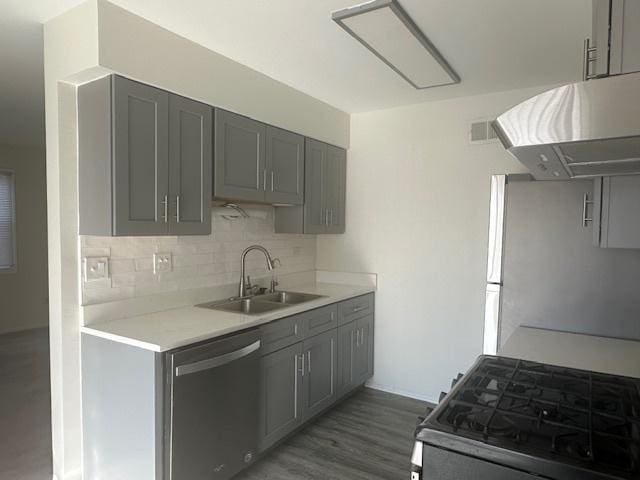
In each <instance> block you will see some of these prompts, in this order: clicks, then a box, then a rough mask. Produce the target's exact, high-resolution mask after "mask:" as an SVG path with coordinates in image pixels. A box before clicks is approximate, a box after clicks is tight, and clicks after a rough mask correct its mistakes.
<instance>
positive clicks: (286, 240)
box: [80, 207, 316, 305]
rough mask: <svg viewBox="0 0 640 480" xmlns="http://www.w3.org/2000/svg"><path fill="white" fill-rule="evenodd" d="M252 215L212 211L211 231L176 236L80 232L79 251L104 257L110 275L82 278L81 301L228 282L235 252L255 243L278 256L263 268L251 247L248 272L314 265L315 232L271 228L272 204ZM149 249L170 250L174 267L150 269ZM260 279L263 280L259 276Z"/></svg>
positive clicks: (234, 271)
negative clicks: (269, 266) (272, 264)
mask: <svg viewBox="0 0 640 480" xmlns="http://www.w3.org/2000/svg"><path fill="white" fill-rule="evenodd" d="M252 211H253V212H254V214H256V213H257V214H256V215H255V216H253V215H252V218H234V219H231V220H228V219H225V218H222V217H221V216H219V215H217V214H213V215H212V229H211V230H212V233H211V235H206V236H179V237H166V236H163V237H94V236H81V237H80V242H81V252H82V257H108V259H109V270H110V271H109V274H110V276H109V278H106V279H100V280H93V281H84V280H83V283H82V303H83V305H91V304H98V303H105V302H110V301H115V300H123V299H127V298H134V297H141V296H145V295H153V294H162V293H166V292H173V291H178V290H190V289H195V288H202V287H213V286H221V285H228V284H231V283H236V282H238V281H239V277H240V255H241V253H242V251H243V250H244V249H245V248H246V247H248V246H249V245H252V244H259V245H262V246H263V247H265V248H266V249H267V250H269V252H270V253H271V256H273V257H277V258H279V259H280V262H281V266H279V267H278V268H276V269H275V270H274V271H273V272H268V271H267V269H266V263H265V259H264V256H263V255H262V254H261V253H260V252H251V253H249V254H248V256H247V263H246V270H247V274H248V275H251V277H252V278H255V279H258V278H264V277H266V279H267V280H266V282H267V283H268V280H269V279H270V278H271V274H272V273H273V274H274V275H275V276H276V277H277V276H278V275H285V274H291V273H297V272H306V271H310V270H315V267H316V236H315V235H288V234H277V235H276V234H275V233H274V209H273V208H272V207H252ZM154 253H169V254H171V259H172V262H173V269H172V270H171V271H169V272H161V273H157V274H155V273H154V271H153V255H154ZM262 283H264V282H262Z"/></svg>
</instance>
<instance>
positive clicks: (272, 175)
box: [271, 170, 274, 192]
mask: <svg viewBox="0 0 640 480" xmlns="http://www.w3.org/2000/svg"><path fill="white" fill-rule="evenodd" d="M273 177H274V173H273V170H272V171H271V191H272V192H273Z"/></svg>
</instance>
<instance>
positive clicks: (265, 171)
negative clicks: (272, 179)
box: [262, 168, 267, 191]
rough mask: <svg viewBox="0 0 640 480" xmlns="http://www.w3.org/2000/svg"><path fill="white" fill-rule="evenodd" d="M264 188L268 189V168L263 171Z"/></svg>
mask: <svg viewBox="0 0 640 480" xmlns="http://www.w3.org/2000/svg"><path fill="white" fill-rule="evenodd" d="M262 189H263V190H264V191H266V190H267V169H266V168H265V169H264V170H263V171H262Z"/></svg>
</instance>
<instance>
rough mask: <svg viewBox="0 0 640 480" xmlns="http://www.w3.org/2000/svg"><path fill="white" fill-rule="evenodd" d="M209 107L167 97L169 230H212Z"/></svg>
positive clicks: (198, 232)
mask: <svg viewBox="0 0 640 480" xmlns="http://www.w3.org/2000/svg"><path fill="white" fill-rule="evenodd" d="M211 123H212V110H211V107H210V106H208V105H205V104H202V103H199V102H195V101H193V100H190V99H188V98H184V97H179V96H177V95H171V96H170V97H169V201H170V207H169V212H170V218H169V233H171V234H173V235H207V234H209V233H211V164H212V152H211V149H212V145H211V135H212V130H211V128H212V125H211Z"/></svg>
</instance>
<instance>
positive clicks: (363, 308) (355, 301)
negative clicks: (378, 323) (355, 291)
mask: <svg viewBox="0 0 640 480" xmlns="http://www.w3.org/2000/svg"><path fill="white" fill-rule="evenodd" d="M372 313H373V293H368V294H367V295H362V296H360V297H356V298H352V299H351V300H346V301H344V302H340V303H339V304H338V325H345V324H346V323H349V322H350V321H352V320H355V319H357V318H361V317H364V316H366V315H370V314H372Z"/></svg>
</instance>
